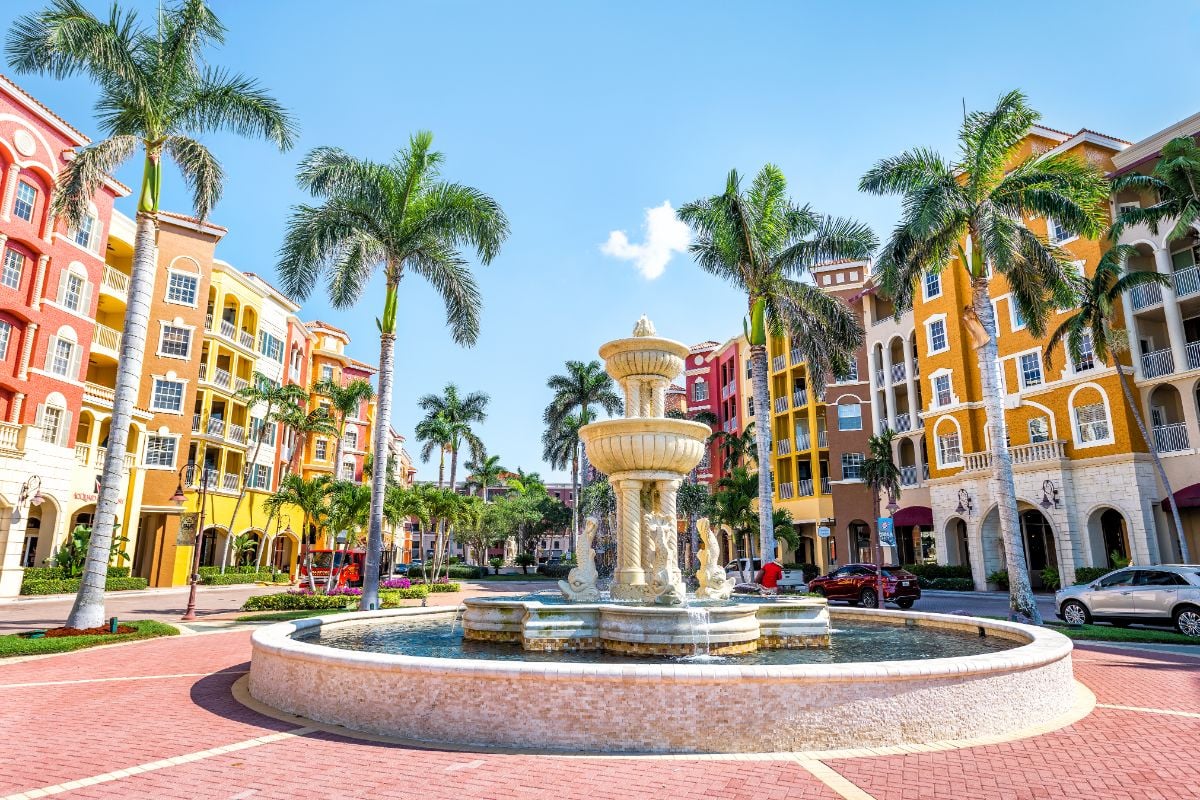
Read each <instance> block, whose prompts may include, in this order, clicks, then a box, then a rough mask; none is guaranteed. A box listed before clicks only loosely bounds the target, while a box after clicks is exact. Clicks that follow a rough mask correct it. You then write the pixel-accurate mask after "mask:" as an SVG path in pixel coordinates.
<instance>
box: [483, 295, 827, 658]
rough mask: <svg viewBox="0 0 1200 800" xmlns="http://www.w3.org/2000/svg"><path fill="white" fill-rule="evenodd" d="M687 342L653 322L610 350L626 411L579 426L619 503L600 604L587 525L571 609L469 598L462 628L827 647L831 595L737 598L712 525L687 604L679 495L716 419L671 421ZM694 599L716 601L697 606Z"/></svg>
mask: <svg viewBox="0 0 1200 800" xmlns="http://www.w3.org/2000/svg"><path fill="white" fill-rule="evenodd" d="M687 353H688V348H687V345H685V344H683V343H682V342H676V341H674V340H672V339H664V338H661V337H659V336H657V335H655V331H654V325H653V324H652V323H651V322H650V320H648V319H646V317H642V318H641V319H640V320H638V323H637V325H636V326H635V327H634V329H633V336H632V337H630V338H627V339H617V340H616V341H612V342H609V343H608V344H606V345H604V346H603V347H601V348H600V357H601V358H603V359H604V361H605V368H606V369H607V370H608V374H609V375H611V376H612V377H613V379H614V380H616V381H617V383H619V384H620V386H621V388H622V390H623V391H624V393H625V416H624V417H622V418H617V419H607V420H602V421H600V422H593V423H592V424H590V425H585V426H584V427H583V428H581V429H580V431H579V434H580V436H581V437H582V439H583V441H584V443H585V445H586V446H587V452H588V458H589V459H590V460H591V462H592V464H594V465H595V466H596V468H597V469H599V470H600V471H602V472H604V473H606V474H607V475H608V479H609V482H610V483H611V484H612V487H613V492H614V493H615V494H616V499H617V515H616V516H617V518H616V528H617V535H616V539H617V569H616V573H615V574H614V576H613V581H612V585H611V587H610V588H609V590H608V591H609V598H610V600H611V601H612V602H607V603H606V602H600V601H601V599H602V596H603V595H602V593H601V590H600V587H599V586H598V585H597V580H598V578H597V572H596V567H595V552H594V551H593V550H592V537H593V535H594V533H595V531H596V527H597V526H596V523H595V521H594V520H588V524H587V525H586V526H585V528H584V531H583V533H582V535H581V537H580V543H579V547H578V553H577V556H578V558H579V566H578V567H577V568H576V569H574V570H572V571H571V574H570V575H569V576H568V578H567V580H565V581H561V582H560V583H559V586H560V588H561V589H562V593H563V596H564V597H565V598H566V599H567V600H570V601H571V604H570V605H562V604H552V603H542V602H539V601H536V600H504V599H489V598H473V599H470V600H467V601H466V607H467V610H466V612H465V614H464V616H463V635H464V636H465V637H466V638H468V639H475V640H482V641H507V642H512V643H514V644H521V645H522V646H523V647H524V648H525V649H527V650H596V649H601V650H609V651H613V652H619V653H626V654H634V655H668V656H671V655H674V656H678V655H690V654H693V653H695V652H697V651H703V652H704V653H705V654H709V655H731V654H736V653H747V652H752V651H754V650H756V649H758V648H759V647H812V646H827V645H828V644H829V613H828V610H827V608H826V605H825V601H824V600H820V599H815V598H804V599H796V600H779V601H776V602H771V603H755V604H752V603H732V602H726V603H718V604H714V603H713V602H712V601H722V600H724V601H727V600H729V596H730V591H731V585H732V581H726V580H725V578H724V574H723V572H722V571H721V569H720V565H719V564H718V563H717V557H718V552H717V548H716V543H715V538H716V537H715V536H712V535H711V531H710V530H709V527H708V525H707V522H704V523H702V525H701V528H702V531H703V534H704V539H705V541H706V546H705V548H704V550H703V551H701V552H702V556H701V557H702V560H703V564H702V568H701V571H700V574H699V578H700V590H699V592H697V598H693V601H692V602H691V603H690V604H689V601H688V597H687V594H686V587H685V586H684V582H683V575H682V573H681V572H680V570H679V564H678V555H679V554H678V541H679V539H678V533H677V529H676V522H675V520H676V514H675V498H676V495H677V494H678V492H679V484H680V483H682V482H683V479H684V476H685V475H687V473H688V472H690V471H691V470H692V469H693V468H694V467H695V466H696V465H697V464H698V463H700V459H701V457H702V456H703V455H704V447H705V441H706V439H707V438H708V436H709V434H710V433H711V431H710V430H709V427H708V426H707V425H704V424H703V423H699V422H693V421H691V420H682V419H671V418H669V417H667V416H666V396H667V388H668V387H669V386H670V385H671V382H672V381H673V380H674V379H675V378H677V377H678V376H679V374H680V373H681V372H682V371H683V367H684V360H685V359H686V358H687ZM696 599H700V600H704V601H707V602H706V603H704V604H703V605H700V604H697V603H696V602H695V600H696Z"/></svg>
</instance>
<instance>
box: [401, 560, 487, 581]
mask: <svg viewBox="0 0 1200 800" xmlns="http://www.w3.org/2000/svg"><path fill="white" fill-rule="evenodd" d="M425 574H426V573H425V572H423V571H422V570H420V569H412V570H409V572H408V577H409V578H411V579H412V580H422V579H424V577H425ZM429 574H433V567H432V566H430V567H429ZM484 575H487V567H473V566H471V565H470V564H450V565H448V566H443V567H442V571H441V572H440V573H439V577H446V578H458V579H459V580H474V579H476V578H482V577H483V576H484Z"/></svg>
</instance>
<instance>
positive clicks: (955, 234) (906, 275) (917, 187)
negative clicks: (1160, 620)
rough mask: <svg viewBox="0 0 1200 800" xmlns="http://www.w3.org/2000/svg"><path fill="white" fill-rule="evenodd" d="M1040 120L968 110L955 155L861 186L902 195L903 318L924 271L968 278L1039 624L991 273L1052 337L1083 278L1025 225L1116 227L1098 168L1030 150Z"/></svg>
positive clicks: (1008, 518)
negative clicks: (1055, 318) (1001, 377)
mask: <svg viewBox="0 0 1200 800" xmlns="http://www.w3.org/2000/svg"><path fill="white" fill-rule="evenodd" d="M1038 119H1039V115H1038V113H1037V112H1036V111H1034V110H1033V109H1032V108H1030V106H1029V104H1028V103H1027V102H1026V100H1025V96H1024V95H1023V94H1021V93H1020V92H1015V91H1014V92H1009V93H1007V94H1005V95H1003V96H1002V97H1000V99H999V100H998V101H997V103H996V106H995V108H993V109H991V110H989V111H975V112H972V113H970V114H968V115H966V118H965V119H964V120H963V124H962V127H961V129H960V130H959V135H958V139H959V144H960V153H959V157H958V159H957V160H955V161H948V160H946V159H944V158H942V156H940V155H939V154H937V153H935V152H934V151H932V150H928V149H924V148H918V149H914V150H909V151H907V152H904V153H901V154H900V155H898V156H895V157H892V158H886V159H884V160H882V161H880V162H878V163H877V164H876V165H875V166H874V167H872V168H871V169H870V170H869V171H868V172H867V174H866V175H864V176H863V178H862V180H861V181H860V183H859V188H860V189H862V190H863V191H866V192H870V193H872V194H896V195H900V196H901V197H902V198H903V203H904V205H903V211H902V215H901V219H900V222H899V223H898V224H897V226H896V228H895V230H894V231H893V233H892V236H891V239H890V240H889V241H888V243H887V245H886V246H885V247H884V248H883V251H882V253H881V254H880V257H879V260H878V264H877V273H878V278H879V285H880V288H881V291H882V292H883V293H884V294H885V295H886V296H888V297H890V298H891V299H892V300H893V302H894V303H895V306H896V313H897V314H899V313H901V312H902V311H904V310H906V309H909V308H912V304H913V294H914V292H915V291H916V287H917V286H918V285H919V284H921V283H922V282H923V281H924V280H925V277H926V276H929V275H939V274H941V273H942V272H943V271H944V270H946V269H950V268H952V265H954V264H957V265H958V268H959V269H962V270H964V271H965V272H966V277H967V280H968V281H969V283H970V287H971V304H970V305H969V306H968V307H967V308H966V309H965V310H964V314H963V316H964V321H965V324H966V326H967V329H968V331H974V334H973V336H972V338H973V339H974V342H972V344H971V346H972V347H974V349H975V355H976V362H977V366H978V370H979V380H980V396H982V398H983V402H984V411H985V413H986V417H987V440H988V442H989V447H990V452H991V464H992V485H993V487H994V491H995V492H996V502H997V506H998V510H999V517H1000V533H1001V539H1002V541H1003V542H1004V554H1005V562H1006V565H1007V571H1008V575H1009V601H1010V605H1011V607H1012V613H1013V615H1015V616H1024V617H1026V618H1028V619H1030V620H1032V621H1033V622H1035V623H1038V624H1040V623H1041V621H1042V615H1041V612H1040V611H1039V610H1038V607H1037V603H1036V602H1035V600H1034V597H1033V590H1032V588H1031V587H1030V582H1029V571H1028V569H1027V566H1026V558H1025V545H1024V542H1023V540H1022V536H1021V526H1020V522H1019V518H1018V515H1017V497H1016V490H1015V487H1014V484H1013V470H1012V457H1011V455H1010V454H1009V451H1008V444H1007V441H1008V437H1007V436H1006V435H1005V433H1004V430H1005V428H1004V408H1003V392H1002V391H1001V388H1000V386H999V384H998V374H999V373H998V371H997V370H996V363H997V344H996V335H997V328H996V318H995V308H994V307H993V305H992V297H991V282H992V276H993V275H1002V276H1004V279H1005V282H1006V286H1007V288H1008V289H1009V291H1010V293H1011V299H1010V302H1011V303H1013V304H1014V305H1015V307H1016V309H1017V312H1018V313H1019V314H1020V315H1021V318H1022V319H1024V320H1025V324H1026V327H1027V328H1028V331H1029V333H1030V334H1032V335H1033V336H1034V337H1035V338H1041V337H1042V336H1044V335H1045V334H1046V322H1047V320H1048V318H1049V316H1050V314H1051V313H1052V312H1053V311H1054V310H1055V309H1059V308H1074V307H1075V305H1076V304H1077V302H1078V298H1079V294H1080V291H1081V290H1082V288H1083V276H1082V275H1080V273H1079V269H1078V268H1077V267H1076V266H1075V256H1074V255H1072V254H1071V253H1069V252H1067V251H1066V250H1064V249H1063V248H1062V247H1059V246H1058V245H1057V244H1056V243H1055V242H1051V241H1049V240H1047V238H1046V237H1045V236H1042V235H1041V234H1039V233H1036V232H1034V231H1033V230H1032V229H1031V228H1029V226H1028V224H1027V222H1028V221H1029V220H1032V219H1034V218H1035V217H1036V218H1040V219H1047V218H1051V217H1052V218H1053V219H1054V221H1055V222H1056V223H1057V224H1058V226H1059V228H1060V229H1062V230H1063V231H1065V232H1066V233H1067V234H1069V235H1075V236H1086V237H1096V236H1099V235H1100V234H1101V233H1103V232H1104V228H1105V226H1106V223H1107V209H1108V184H1107V182H1106V181H1105V179H1104V175H1103V174H1102V173H1101V172H1100V171H1099V170H1098V169H1097V168H1096V167H1094V166H1092V165H1091V164H1088V163H1086V162H1085V161H1084V160H1082V159H1081V158H1079V157H1077V156H1075V155H1072V154H1067V153H1057V154H1056V153H1031V154H1029V155H1022V152H1023V151H1022V149H1021V148H1022V145H1023V143H1024V141H1025V138H1026V136H1027V135H1028V134H1029V131H1030V129H1031V128H1032V127H1033V126H1034V125H1035V124H1036V123H1037V121H1038Z"/></svg>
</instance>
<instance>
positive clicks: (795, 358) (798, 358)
mask: <svg viewBox="0 0 1200 800" xmlns="http://www.w3.org/2000/svg"><path fill="white" fill-rule="evenodd" d="M788 357H789V358H791V360H792V363H793V364H799V363H801V362H802V361H804V356H802V355H800V349H799V348H797V347H793V348H792V351H791V352H790V353H788Z"/></svg>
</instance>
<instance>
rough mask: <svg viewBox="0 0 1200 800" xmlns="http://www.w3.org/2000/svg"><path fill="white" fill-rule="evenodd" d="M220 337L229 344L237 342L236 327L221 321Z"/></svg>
mask: <svg viewBox="0 0 1200 800" xmlns="http://www.w3.org/2000/svg"><path fill="white" fill-rule="evenodd" d="M220 331H221V335H222V336H224V337H225V338H226V339H228V340H229V341H231V342H235V341H237V339H236V337H237V327H236V326H234V324H233V323H232V322H230V321H229V320H227V319H223V320H221V327H220Z"/></svg>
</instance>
